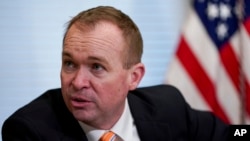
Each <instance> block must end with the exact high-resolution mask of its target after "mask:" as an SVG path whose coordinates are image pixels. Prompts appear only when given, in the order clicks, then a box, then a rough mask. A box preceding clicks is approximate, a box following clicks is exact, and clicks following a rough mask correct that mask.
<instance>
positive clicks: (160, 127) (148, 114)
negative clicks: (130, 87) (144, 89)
mask: <svg viewBox="0 0 250 141" xmlns="http://www.w3.org/2000/svg"><path fill="white" fill-rule="evenodd" d="M128 102H129V107H130V110H131V113H132V116H133V118H134V120H135V125H136V128H137V130H138V134H139V137H140V139H141V140H142V141H152V140H157V141H171V136H170V134H169V128H168V125H167V123H164V122H160V121H157V119H156V118H157V115H156V110H157V109H156V107H154V106H153V104H152V103H151V102H150V100H147V99H146V98H145V97H143V95H142V94H138V95H135V94H132V93H129V94H128Z"/></svg>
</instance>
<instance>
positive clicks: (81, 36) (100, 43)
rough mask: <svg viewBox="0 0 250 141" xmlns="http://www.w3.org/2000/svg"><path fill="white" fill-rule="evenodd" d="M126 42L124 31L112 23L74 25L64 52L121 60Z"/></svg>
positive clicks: (65, 41) (67, 36)
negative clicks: (86, 25)
mask: <svg viewBox="0 0 250 141" xmlns="http://www.w3.org/2000/svg"><path fill="white" fill-rule="evenodd" d="M125 44H126V43H125V42H124V38H123V35H122V31H121V30H120V29H119V28H118V27H116V26H115V25H114V24H112V23H108V22H102V23H98V24H97V25H96V26H95V27H94V28H90V27H84V26H79V25H72V26H71V27H70V29H69V31H68V32H67V34H66V36H65V39H64V43H63V46H64V47H63V53H65V52H67V54H68V53H69V54H71V55H74V54H75V55H76V54H79V55H83V56H85V57H89V56H90V55H91V56H99V57H103V58H106V60H113V59H114V58H112V57H116V58H115V59H118V60H120V59H121V56H123V54H122V53H123V52H124V49H125ZM86 55H87V56H86ZM117 57H118V58H117Z"/></svg>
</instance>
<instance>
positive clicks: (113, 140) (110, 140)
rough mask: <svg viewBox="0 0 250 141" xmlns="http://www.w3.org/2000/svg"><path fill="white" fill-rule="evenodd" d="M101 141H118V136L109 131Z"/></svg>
mask: <svg viewBox="0 0 250 141" xmlns="http://www.w3.org/2000/svg"><path fill="white" fill-rule="evenodd" d="M99 141H117V136H116V134H115V133H113V132H112V131H108V132H106V133H105V134H103V135H102V137H101V138H100V140H99Z"/></svg>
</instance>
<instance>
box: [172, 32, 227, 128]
mask: <svg viewBox="0 0 250 141" xmlns="http://www.w3.org/2000/svg"><path fill="white" fill-rule="evenodd" d="M179 43H180V44H179V48H178V50H177V52H176V55H177V56H178V58H179V59H180V61H181V63H182V65H183V66H184V67H185V69H186V71H187V72H188V74H189V76H190V77H191V78H192V80H193V82H194V83H195V85H196V86H197V88H198V90H199V91H200V93H201V95H202V96H203V98H204V99H205V100H206V102H207V103H208V105H209V106H210V107H211V109H212V110H213V112H214V113H215V115H217V116H218V117H220V118H221V119H222V120H223V121H225V122H227V123H230V121H229V119H228V117H227V116H226V114H225V113H224V111H223V110H222V108H221V106H220V104H219V102H218V100H217V98H216V92H215V88H214V85H213V83H212V81H211V80H210V79H209V77H208V76H207V74H206V73H205V71H204V69H203V68H202V66H201V65H200V63H199V62H198V59H197V58H196V57H195V55H194V54H193V53H192V51H191V50H190V48H189V46H188V45H187V43H186V41H185V39H184V38H183V36H181V41H180V42H179Z"/></svg>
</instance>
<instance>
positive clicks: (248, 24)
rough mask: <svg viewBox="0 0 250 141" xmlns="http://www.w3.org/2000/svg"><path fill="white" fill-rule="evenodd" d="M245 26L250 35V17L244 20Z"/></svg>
mask: <svg viewBox="0 0 250 141" xmlns="http://www.w3.org/2000/svg"><path fill="white" fill-rule="evenodd" d="M244 26H245V29H246V31H247V32H248V35H249V36H250V17H249V18H248V19H246V20H245V21H244Z"/></svg>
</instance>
